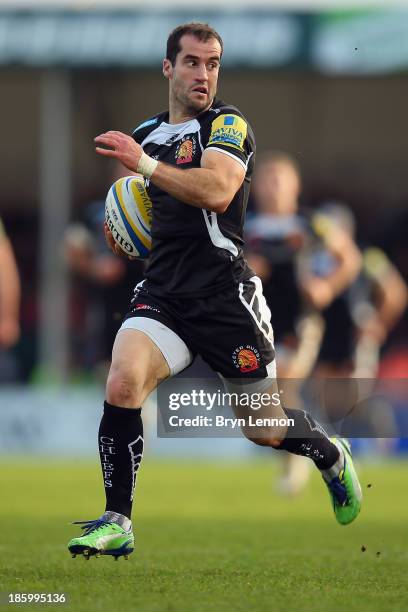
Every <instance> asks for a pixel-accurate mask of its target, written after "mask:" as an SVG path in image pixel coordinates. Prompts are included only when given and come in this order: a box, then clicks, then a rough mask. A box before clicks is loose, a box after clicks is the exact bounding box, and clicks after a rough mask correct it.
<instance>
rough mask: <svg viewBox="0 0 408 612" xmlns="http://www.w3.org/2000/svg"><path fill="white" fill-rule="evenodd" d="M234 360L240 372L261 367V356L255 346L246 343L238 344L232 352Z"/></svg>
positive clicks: (251, 370)
mask: <svg viewBox="0 0 408 612" xmlns="http://www.w3.org/2000/svg"><path fill="white" fill-rule="evenodd" d="M232 361H233V363H234V366H235V367H236V368H237V369H238V370H239V371H240V372H253V371H254V370H257V369H258V368H259V367H260V361H261V357H260V355H259V351H257V349H256V348H255V347H253V346H251V345H250V344H246V345H241V346H237V348H236V349H235V351H234V352H233V353H232Z"/></svg>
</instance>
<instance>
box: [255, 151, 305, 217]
mask: <svg viewBox="0 0 408 612" xmlns="http://www.w3.org/2000/svg"><path fill="white" fill-rule="evenodd" d="M254 194H255V199H256V202H257V208H258V210H259V212H262V213H269V214H274V215H283V216H285V215H293V214H295V213H296V211H297V208H298V198H299V194H300V182H299V177H298V175H297V173H296V172H295V170H294V169H293V168H292V166H291V165H289V164H287V163H285V162H269V163H268V162H265V163H263V164H262V165H261V166H260V168H258V169H257V171H256V176H255V180H254Z"/></svg>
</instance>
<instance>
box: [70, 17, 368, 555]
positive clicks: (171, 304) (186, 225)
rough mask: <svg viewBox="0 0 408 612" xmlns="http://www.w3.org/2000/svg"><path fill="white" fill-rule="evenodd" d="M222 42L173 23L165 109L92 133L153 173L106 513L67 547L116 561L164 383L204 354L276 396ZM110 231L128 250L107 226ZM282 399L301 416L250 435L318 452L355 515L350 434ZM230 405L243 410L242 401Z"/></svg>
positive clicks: (118, 378)
mask: <svg viewBox="0 0 408 612" xmlns="http://www.w3.org/2000/svg"><path fill="white" fill-rule="evenodd" d="M222 52H223V43H222V40H221V37H220V36H219V34H218V33H217V32H216V31H215V30H213V29H212V28H211V27H209V26H208V25H206V24H200V23H193V24H185V25H182V26H179V27H177V28H175V30H173V31H172V32H171V33H170V36H169V38H168V41H167V53H166V58H165V59H164V61H163V74H164V76H165V78H166V79H168V82H169V110H168V111H166V112H163V113H160V114H158V115H156V116H154V117H152V118H150V119H148V120H147V121H145V122H144V123H142V124H141V125H140V126H139V127H138V128H136V130H135V131H134V133H133V137H130V136H127V135H125V134H123V133H121V132H116V131H111V132H107V133H104V134H101V135H100V136H97V137H96V138H95V141H96V144H97V147H96V151H97V153H99V154H100V155H102V156H105V157H111V158H115V159H117V160H119V161H120V162H121V163H122V164H123V165H124V166H126V168H128V169H129V170H131V171H132V172H137V173H139V174H142V175H143V176H144V177H145V179H146V185H147V189H148V193H149V196H150V198H151V200H152V202H153V209H154V212H153V224H152V240H153V246H152V251H151V254H150V258H149V262H148V265H147V269H146V279H145V281H144V282H143V284H142V285H139V286H138V287H137V288H136V292H135V298H134V301H133V309H132V310H131V311H130V312H129V313H128V315H127V316H126V317H125V320H124V323H123V325H122V327H121V329H120V330H119V332H118V334H117V337H116V340H115V343H114V346H113V353H112V365H111V369H110V372H109V376H108V381H107V388H106V401H105V404H104V413H103V416H102V420H101V424H100V428H99V438H98V440H99V452H100V458H101V465H102V473H103V478H104V485H105V493H106V507H105V512H104V514H103V515H102V516H101V517H100V518H99V519H96V520H93V521H87V522H84V523H83V524H82V529H83V531H84V533H83V535H82V536H80V537H77V538H74V539H73V540H71V541H70V543H69V545H68V547H69V550H70V551H71V553H72V554H73V555H76V554H77V553H83V554H84V555H85V557H87V558H89V555H91V554H96V555H98V554H108V555H113V556H114V557H116V558H118V557H119V556H121V555H124V556H125V557H126V556H127V555H128V554H129V553H130V552H132V551H133V547H134V536H133V532H132V523H131V512H132V501H133V496H134V487H135V481H136V475H137V470H138V468H139V465H140V462H141V459H142V454H143V425H142V416H141V409H140V408H141V406H142V405H143V403H144V400H145V399H146V397H147V396H148V395H149V393H150V392H151V391H152V390H153V389H155V388H156V386H157V385H158V383H159V382H160V381H162V380H164V379H166V378H168V377H169V376H173V375H175V374H176V373H177V372H180V371H181V370H183V369H184V368H186V367H187V366H188V365H190V364H191V363H192V361H193V359H194V357H195V355H196V354H200V355H201V356H202V357H203V359H204V360H205V361H206V362H207V363H208V364H209V365H210V366H211V368H213V369H214V370H215V371H216V372H218V373H219V374H220V375H221V376H222V377H223V378H224V379H225V381H226V382H227V384H230V385H231V386H234V387H239V388H242V387H244V388H245V387H247V388H251V389H253V388H256V390H257V392H259V390H260V389H261V390H263V391H265V390H266V389H268V390H270V391H271V394H272V393H274V394H275V395H276V391H277V386H276V365H275V354H274V348H273V333H272V328H271V324H270V311H269V309H268V307H267V305H266V302H265V299H264V297H263V295H262V285H261V281H260V279H259V278H258V277H256V276H255V275H254V273H253V272H252V270H250V269H249V267H248V266H247V264H246V262H245V260H244V257H243V250H242V249H243V240H242V225H243V220H244V216H245V209H246V204H247V199H248V193H249V187H250V180H251V175H252V171H253V165H254V153H255V141H254V135H253V132H252V129H251V127H250V125H249V124H248V122H247V120H246V119H245V117H244V116H243V115H242V113H241V112H240V111H239V110H238V109H237V108H236V107H234V106H231V105H229V104H225V103H224V102H222V101H221V100H219V99H217V98H216V91H217V81H218V74H219V70H220V62H221V57H222ZM108 240H109V241H110V243H111V245H112V248H114V249H115V251H116V252H120V251H119V249H118V248H117V247H116V246H114V245H113V241H112V236H111V235H109V233H108ZM214 340H216V341H214ZM274 404H276V402H272V401H271V404H270V405H269V406H267V407H265V410H264V412H265V415H264V416H269V417H271V418H272V419H278V421H279V422H285V423H286V422H287V419H288V418H290V419H293V422H294V426H293V427H291V428H290V429H291V431H290V432H289V430H288V428H287V427H286V426H284V425H280V426H279V427H276V428H274V427H271V426H269V427H268V426H266V425H265V426H264V427H260V428H259V429H258V430H257V431H256V432H254V433H252V430H250V429H249V428H247V427H244V428H243V432H244V434H245V435H246V436H247V437H248V438H249V439H251V440H252V441H253V442H255V443H256V444H260V445H263V446H271V447H274V448H278V449H284V450H287V451H289V452H292V453H295V454H299V455H304V456H308V457H310V458H311V459H312V460H313V461H314V462H315V464H316V466H317V468H318V469H319V470H320V471H321V473H322V476H323V479H324V481H325V483H326V484H327V487H328V490H329V493H330V497H331V500H332V504H333V508H334V512H335V515H336V518H337V520H338V521H339V522H340V523H342V524H347V523H350V522H351V521H352V520H354V519H355V518H356V516H357V514H358V513H359V510H360V505H361V489H360V486H359V483H358V479H357V476H356V473H355V470H354V467H353V463H352V460H351V455H350V451H349V448H348V446H347V444H346V443H345V442H344V441H340V440H330V439H329V438H328V437H327V435H326V433H325V432H324V431H323V429H322V428H321V427H320V425H319V424H318V423H316V422H315V421H314V420H313V419H312V418H311V417H309V416H308V415H307V414H306V413H305V412H303V411H300V410H294V409H291V410H290V409H285V408H283V407H281V406H280V405H279V404H278V405H274ZM234 409H235V411H236V414H238V415H239V416H242V414H243V412H244V411H246V413H248V409H247V408H242V407H241V406H240V405H237V406H235V407H234ZM258 414H259V412H258V413H257V416H258Z"/></svg>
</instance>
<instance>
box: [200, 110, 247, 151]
mask: <svg viewBox="0 0 408 612" xmlns="http://www.w3.org/2000/svg"><path fill="white" fill-rule="evenodd" d="M247 131H248V126H247V124H246V122H245V120H244V119H243V118H242V117H238V115H220V116H219V117H217V118H216V119H214V121H213V123H212V126H211V134H210V140H209V141H208V144H209V145H215V144H220V145H226V146H228V147H233V148H234V149H239V150H240V151H243V150H244V141H245V138H246V135H247Z"/></svg>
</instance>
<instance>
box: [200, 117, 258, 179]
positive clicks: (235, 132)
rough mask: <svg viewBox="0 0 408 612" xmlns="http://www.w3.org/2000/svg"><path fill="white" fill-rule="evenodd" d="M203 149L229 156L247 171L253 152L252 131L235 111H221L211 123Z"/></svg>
mask: <svg viewBox="0 0 408 612" xmlns="http://www.w3.org/2000/svg"><path fill="white" fill-rule="evenodd" d="M205 149H213V150H215V151H219V152H220V153H224V154H225V155H229V156H230V157H233V158H234V159H236V160H237V161H238V162H239V163H240V164H241V165H242V166H243V167H244V168H245V169H247V167H248V163H249V161H250V159H251V157H252V156H253V154H254V152H255V140H254V135H253V132H252V129H251V127H250V126H249V124H248V123H247V121H246V120H245V119H244V117H242V116H241V115H239V114H238V113H237V112H236V111H235V112H234V111H231V112H228V111H227V112H224V111H222V112H221V113H220V114H219V115H217V116H216V117H215V118H214V119H213V121H212V123H211V126H210V135H209V138H208V143H207V145H206V147H205Z"/></svg>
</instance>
